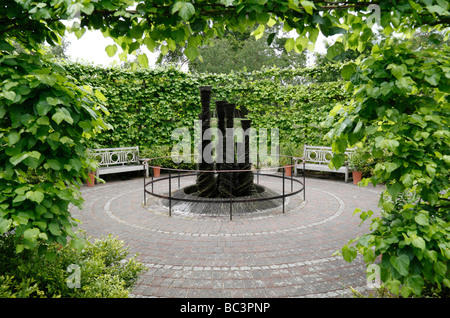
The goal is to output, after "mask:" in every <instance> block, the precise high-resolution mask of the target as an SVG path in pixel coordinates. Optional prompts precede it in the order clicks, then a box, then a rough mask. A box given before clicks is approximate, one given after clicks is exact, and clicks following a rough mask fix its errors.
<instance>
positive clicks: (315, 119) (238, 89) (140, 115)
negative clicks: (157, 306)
mask: <svg viewBox="0 0 450 318" xmlns="http://www.w3.org/2000/svg"><path fill="white" fill-rule="evenodd" d="M65 68H66V69H67V70H68V72H69V73H70V74H71V75H72V76H73V77H75V78H76V79H77V81H78V82H79V84H80V85H82V84H85V85H86V84H87V85H90V86H93V87H95V88H96V89H98V90H100V91H101V92H102V93H103V94H104V95H105V97H106V98H107V101H106V107H107V109H108V110H109V112H110V115H109V116H107V117H106V121H107V122H108V123H109V124H111V125H112V126H113V127H114V129H113V130H110V131H105V132H102V134H98V135H97V136H96V137H95V138H94V139H95V141H96V142H97V143H98V145H99V146H101V147H125V146H134V145H138V146H140V148H141V149H145V148H149V149H154V148H156V147H160V146H171V143H172V141H171V133H172V131H173V130H174V129H175V128H178V127H188V128H189V129H190V130H191V133H193V127H194V120H196V119H198V114H199V113H200V110H201V104H200V94H199V87H200V86H204V85H210V86H213V98H212V103H211V106H212V109H213V111H214V100H222V99H224V100H228V101H229V102H235V103H236V104H237V107H238V108H239V109H241V110H242V111H244V110H245V111H246V112H247V111H248V115H247V117H248V118H250V119H252V120H253V127H255V128H268V129H270V128H278V129H279V130H280V141H283V143H291V144H294V145H295V146H297V147H300V146H301V145H303V144H304V143H309V144H317V145H327V142H326V141H324V140H323V136H324V135H325V134H326V133H327V130H324V129H323V128H322V127H321V122H322V121H324V120H325V119H326V117H327V116H328V113H329V111H330V110H331V109H332V108H333V107H334V105H335V104H336V103H337V102H343V101H345V100H348V99H349V95H348V93H345V92H344V90H343V89H342V85H343V84H342V82H341V81H334V82H320V81H321V80H323V78H324V77H326V75H327V74H330V73H336V72H337V71H338V70H339V68H340V65H328V66H325V67H320V68H308V69H277V68H272V69H265V70H263V71H258V72H252V73H244V72H241V73H231V74H191V73H185V72H183V71H181V70H179V69H177V68H174V67H166V68H155V69H139V70H133V71H132V70H125V69H121V68H117V67H110V68H103V67H98V66H92V65H85V64H79V63H70V64H67V65H65ZM213 114H214V112H213ZM192 136H193V135H192Z"/></svg>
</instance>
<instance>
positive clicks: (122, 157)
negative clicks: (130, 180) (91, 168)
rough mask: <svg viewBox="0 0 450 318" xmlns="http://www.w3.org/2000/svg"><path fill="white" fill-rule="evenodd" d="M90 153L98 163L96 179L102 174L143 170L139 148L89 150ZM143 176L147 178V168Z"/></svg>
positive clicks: (142, 159)
mask: <svg viewBox="0 0 450 318" xmlns="http://www.w3.org/2000/svg"><path fill="white" fill-rule="evenodd" d="M90 152H91V155H92V156H93V158H94V159H95V160H96V161H97V162H98V168H97V171H96V175H97V178H98V177H99V176H100V175H103V174H112V173H120V172H128V171H142V170H143V169H144V165H143V164H142V161H144V160H145V159H144V158H140V157H139V146H136V147H122V148H101V149H90ZM145 176H146V177H148V176H149V173H148V167H145Z"/></svg>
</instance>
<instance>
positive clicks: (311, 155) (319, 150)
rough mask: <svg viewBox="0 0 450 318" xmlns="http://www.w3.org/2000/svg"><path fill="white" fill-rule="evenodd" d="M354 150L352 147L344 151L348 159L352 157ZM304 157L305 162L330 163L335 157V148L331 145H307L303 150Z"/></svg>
mask: <svg viewBox="0 0 450 318" xmlns="http://www.w3.org/2000/svg"><path fill="white" fill-rule="evenodd" d="M353 151H354V149H353V148H351V149H347V150H346V151H345V152H344V154H345V155H346V157H347V159H348V158H350V157H351V155H352V153H353ZM303 158H304V160H305V162H314V163H319V164H329V163H330V161H331V159H332V158H333V150H332V148H331V147H322V146H310V145H305V147H304V150H303Z"/></svg>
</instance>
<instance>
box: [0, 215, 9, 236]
mask: <svg viewBox="0 0 450 318" xmlns="http://www.w3.org/2000/svg"><path fill="white" fill-rule="evenodd" d="M11 224H12V220H10V219H4V218H2V217H0V233H1V234H5V233H6V232H7V231H9V229H10V227H11Z"/></svg>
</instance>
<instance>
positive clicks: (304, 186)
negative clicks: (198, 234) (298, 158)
mask: <svg viewBox="0 0 450 318" xmlns="http://www.w3.org/2000/svg"><path fill="white" fill-rule="evenodd" d="M305 190H306V185H305V162H304V161H303V201H306V194H305Z"/></svg>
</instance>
